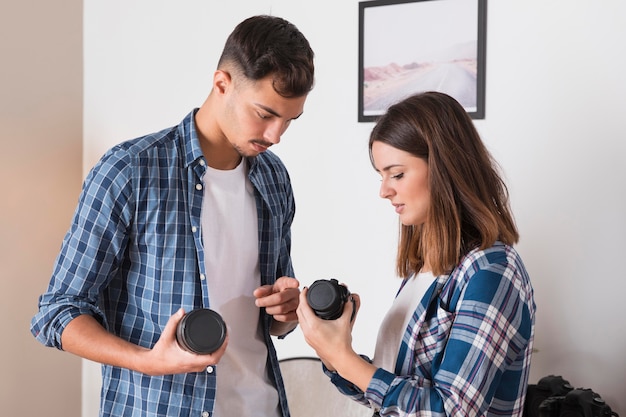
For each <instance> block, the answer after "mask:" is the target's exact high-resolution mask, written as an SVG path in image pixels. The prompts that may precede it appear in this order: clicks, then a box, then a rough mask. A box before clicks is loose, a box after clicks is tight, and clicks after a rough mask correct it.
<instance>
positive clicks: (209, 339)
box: [176, 308, 226, 354]
mask: <svg viewBox="0 0 626 417" xmlns="http://www.w3.org/2000/svg"><path fill="white" fill-rule="evenodd" d="M225 338H226V323H224V320H223V319H222V316H220V315H219V314H218V313H217V312H215V311H213V310H210V309H208V308H199V309H196V310H192V311H190V312H189V313H187V314H186V315H185V317H183V318H182V320H181V321H180V322H179V323H178V327H177V328H176V340H177V341H178V344H179V345H180V346H181V347H182V348H183V349H185V350H188V351H189V352H193V353H198V354H208V353H212V352H215V351H216V350H217V349H219V347H220V346H222V343H224V339H225Z"/></svg>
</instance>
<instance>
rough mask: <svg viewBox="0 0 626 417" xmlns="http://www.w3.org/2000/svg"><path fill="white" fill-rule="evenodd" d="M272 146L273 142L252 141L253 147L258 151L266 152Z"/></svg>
mask: <svg viewBox="0 0 626 417" xmlns="http://www.w3.org/2000/svg"><path fill="white" fill-rule="evenodd" d="M270 146H272V144H271V143H267V142H258V141H252V147H253V148H254V149H255V150H256V151H257V152H265V151H266V150H267V149H268V148H269V147H270Z"/></svg>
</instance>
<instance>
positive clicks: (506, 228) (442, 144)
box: [369, 92, 519, 278]
mask: <svg viewBox="0 0 626 417" xmlns="http://www.w3.org/2000/svg"><path fill="white" fill-rule="evenodd" d="M374 142H382V143H385V144H388V145H390V146H392V147H394V148H396V149H399V150H402V151H405V152H408V153H410V154H412V155H414V156H416V157H418V158H421V159H423V160H425V161H426V162H427V163H428V181H429V189H430V195H431V204H430V208H429V213H428V220H427V221H426V222H425V223H424V224H423V225H418V226H411V225H409V226H407V225H401V226H400V240H399V243H398V257H397V260H396V269H397V273H398V275H399V276H401V277H404V278H406V277H408V276H410V275H411V274H414V273H417V272H419V271H420V270H421V269H422V267H423V266H424V264H426V265H428V266H429V267H430V269H431V270H432V272H433V274H435V275H440V274H443V273H448V272H450V271H451V270H452V269H453V268H454V267H455V266H456V265H457V264H458V263H459V261H460V260H461V257H463V256H464V255H465V254H467V253H468V252H469V251H470V250H472V249H474V248H481V249H485V248H488V247H490V246H491V245H493V243H494V242H495V241H496V240H500V241H501V242H503V243H505V244H509V245H512V244H514V243H516V242H517V240H518V239H519V234H518V231H517V227H516V226H515V221H514V220H513V216H512V213H511V209H510V206H509V197H508V190H507V188H506V185H505V184H504V182H503V180H502V178H501V177H500V175H499V173H498V165H497V163H496V162H495V161H494V159H493V158H492V157H491V155H490V153H489V151H488V150H487V148H486V147H485V145H484V144H483V142H482V140H481V139H480V136H479V134H478V132H477V131H476V128H475V127H474V124H473V122H472V119H471V118H470V117H469V115H468V114H467V112H466V111H465V109H464V108H463V107H462V106H461V105H460V104H459V103H458V102H457V101H456V100H455V99H454V98H452V97H450V96H449V95H446V94H443V93H438V92H427V93H421V94H417V95H414V96H411V97H408V98H407V99H405V100H403V101H401V102H399V103H396V104H394V105H393V106H391V107H390V108H389V109H388V110H387V112H386V113H385V114H384V115H383V116H381V118H380V119H379V120H378V121H377V123H376V126H375V127H374V129H373V130H372V133H371V135H370V140H369V149H370V158H372V154H371V150H372V144H373V143H374ZM372 163H373V160H372Z"/></svg>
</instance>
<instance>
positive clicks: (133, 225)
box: [31, 16, 314, 417]
mask: <svg viewBox="0 0 626 417" xmlns="http://www.w3.org/2000/svg"><path fill="white" fill-rule="evenodd" d="M313 76H314V67H313V51H312V50H311V48H310V46H309V43H308V41H307V40H306V38H305V37H304V36H303V35H302V34H301V33H300V32H299V30H298V29H297V28H296V27H295V26H293V25H292V24H291V23H289V22H287V21H285V20H284V19H281V18H278V17H271V16H255V17H251V18H249V19H246V20H245V21H243V22H241V23H240V24H239V25H238V26H237V27H236V28H235V30H234V31H233V33H232V34H231V35H230V36H229V38H228V40H227V41H226V45H225V47H224V50H223V53H222V56H221V58H220V61H219V64H218V68H217V70H216V71H215V73H214V77H213V85H212V90H211V92H210V94H209V96H208V98H207V99H206V101H205V102H204V103H203V104H202V106H201V107H200V108H199V109H195V110H194V111H192V112H191V113H190V114H189V115H188V116H187V117H186V118H185V119H184V120H183V121H182V122H181V123H180V124H179V125H178V126H174V127H172V128H168V129H165V130H163V131H161V132H158V133H154V134H151V135H147V136H144V137H141V138H138V139H135V140H132V141H128V142H125V143H122V144H120V145H118V146H116V147H114V148H112V149H111V150H109V151H108V152H107V153H106V154H105V155H104V156H103V157H102V159H101V160H100V161H99V162H98V164H96V166H95V167H94V168H93V169H92V171H91V172H90V173H89V175H88V176H87V178H86V180H85V183H84V186H83V191H82V193H81V197H80V200H79V204H78V207H77V210H76V213H75V216H74V219H73V222H72V225H71V228H70V230H69V231H68V233H67V235H66V237H65V239H64V241H63V246H62V249H61V253H60V255H59V257H58V259H57V261H56V265H55V268H54V272H53V276H52V279H51V281H50V285H49V287H48V290H47V291H46V292H45V293H44V294H43V295H42V296H41V297H40V300H39V312H38V313H37V314H36V315H35V317H34V318H33V321H32V324H31V331H32V333H33V334H34V335H35V337H36V338H37V339H38V340H39V341H40V342H42V343H43V344H45V345H47V346H54V347H57V348H59V349H63V350H65V351H68V352H71V353H74V354H76V355H79V356H81V357H84V358H87V359H89V360H92V361H96V362H99V363H102V364H103V389H102V399H101V415H104V416H121V415H124V416H148V415H149V416H191V415H193V416H216V417H228V416H246V415H255V416H272V417H278V416H282V417H286V416H288V415H289V412H288V410H287V402H286V397H285V392H284V388H283V386H282V378H281V376H280V371H279V368H278V361H277V357H276V352H275V350H274V346H273V343H272V340H271V337H270V335H278V336H284V335H285V334H287V333H288V332H290V331H291V330H293V329H294V328H295V326H296V325H297V317H296V314H295V310H296V308H297V306H298V295H299V289H298V287H299V283H298V281H297V280H296V279H295V278H293V275H294V272H293V268H292V264H291V256H290V245H291V234H290V227H291V223H292V220H293V216H294V211H295V205H294V199H293V194H292V189H291V184H290V181H289V176H288V173H287V171H286V169H285V167H284V166H283V164H282V163H281V161H280V160H279V159H278V157H277V156H275V155H274V154H273V153H271V152H270V151H268V148H269V147H270V146H272V145H275V144H277V143H278V142H279V141H280V137H281V135H282V134H283V133H284V132H285V130H286V129H287V127H288V126H289V124H290V123H291V121H292V120H295V119H297V118H298V117H299V116H300V115H301V114H302V112H303V107H304V103H305V100H306V97H307V95H308V93H309V92H310V90H311V89H312V87H313ZM200 307H204V308H211V309H212V310H215V311H217V312H218V313H220V314H221V315H222V317H223V318H224V321H225V322H226V323H227V326H228V331H227V339H226V341H225V343H224V344H223V345H222V346H221V347H220V348H219V349H218V350H217V351H215V352H213V353H211V354H195V353H191V352H188V351H186V350H184V349H183V348H181V346H180V345H179V344H178V343H177V340H176V327H177V325H178V323H179V322H180V321H181V319H182V318H183V317H184V314H185V312H189V311H191V310H192V309H195V308H200Z"/></svg>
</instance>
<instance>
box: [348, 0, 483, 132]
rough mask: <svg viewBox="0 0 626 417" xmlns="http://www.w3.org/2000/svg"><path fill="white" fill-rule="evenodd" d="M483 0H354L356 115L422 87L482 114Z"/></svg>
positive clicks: (378, 111) (370, 117)
mask: <svg viewBox="0 0 626 417" xmlns="http://www.w3.org/2000/svg"><path fill="white" fill-rule="evenodd" d="M486 27H487V0H369V1H362V2H359V76H358V80H359V88H358V94H359V97H358V121H359V122H373V121H375V120H376V119H377V118H378V117H379V116H380V115H382V114H384V113H385V111H386V110H387V108H388V107H389V106H391V105H392V104H393V103H395V102H397V101H400V100H402V99H403V98H405V97H407V96H409V95H412V94H416V93H418V92H422V91H439V92H443V93H446V94H449V95H450V96H452V97H454V98H455V99H456V100H457V101H458V102H459V103H461V105H462V106H463V107H464V108H465V110H466V111H467V112H468V114H469V115H470V117H472V118H473V119H484V118H485V56H486V51H485V49H486Z"/></svg>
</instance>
